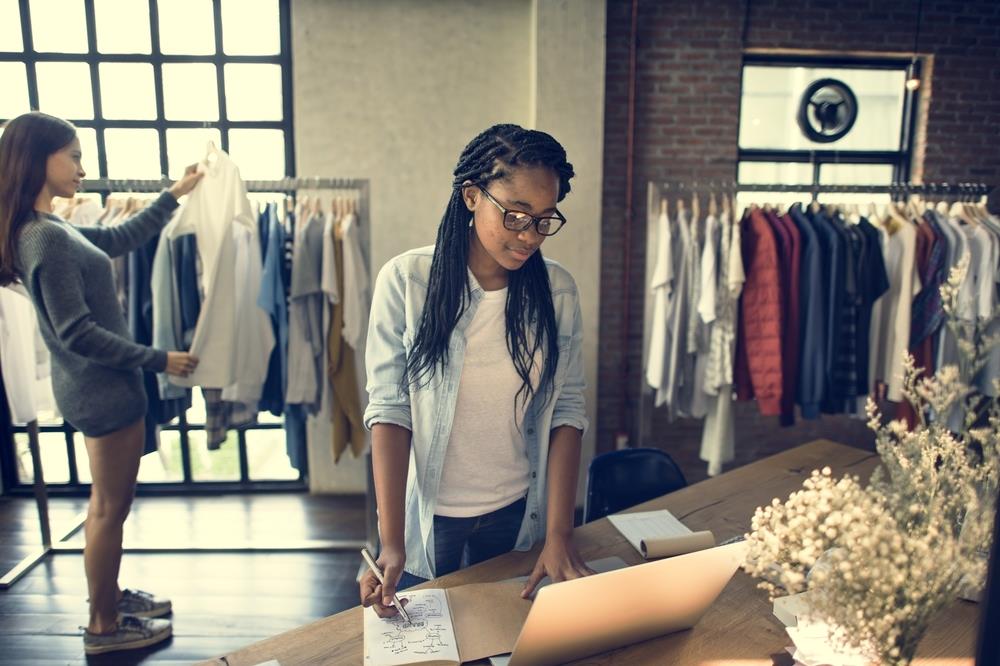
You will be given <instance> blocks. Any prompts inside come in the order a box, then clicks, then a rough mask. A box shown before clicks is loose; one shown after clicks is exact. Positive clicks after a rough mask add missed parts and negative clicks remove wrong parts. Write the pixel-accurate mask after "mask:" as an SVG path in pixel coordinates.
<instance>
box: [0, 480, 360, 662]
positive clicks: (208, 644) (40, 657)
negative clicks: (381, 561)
mask: <svg viewBox="0 0 1000 666" xmlns="http://www.w3.org/2000/svg"><path fill="white" fill-rule="evenodd" d="M85 508H86V501H85V500H82V499H56V500H51V501H50V509H51V511H50V513H51V515H52V521H53V533H57V532H60V531H61V530H62V529H64V526H65V525H66V524H68V522H69V521H71V520H72V519H73V517H74V516H76V515H77V514H78V513H79V512H80V511H82V510H84V509H85ZM364 518H365V511H364V499H363V498H362V497H329V496H320V497H312V496H308V495H304V494H290V495H245V496H216V497H183V498H159V497H157V498H139V499H138V500H137V501H136V503H135V506H134V508H133V512H132V515H131V516H130V517H129V520H128V521H127V522H126V525H125V540H126V543H131V544H136V545H142V544H143V543H147V542H150V541H155V542H163V541H174V542H184V543H188V542H198V541H204V540H208V541H211V542H212V543H218V542H219V541H220V540H230V541H232V542H234V543H235V542H245V541H250V540H261V539H266V540H269V541H281V540H287V541H295V540H303V539H363V538H364V536H365V534H364ZM82 539H83V535H82V533H80V534H78V535H77V536H75V537H74V538H73V541H81V542H82ZM40 542H41V539H40V537H39V535H38V523H37V514H36V511H35V505H34V501H33V500H31V499H19V498H18V499H11V498H0V567H2V571H3V572H6V571H7V570H8V569H10V567H12V566H13V565H14V564H16V563H17V562H18V561H20V559H21V557H23V555H24V554H25V553H27V552H29V551H30V550H31V549H32V548H33V547H37V545H38V544H40ZM359 564H360V558H359V557H358V556H357V554H355V553H353V552H350V553H348V552H342V553H304V552H299V553H237V554H232V553H192V554H188V553H183V554H173V553H171V554H161V553H150V554H147V553H126V554H125V557H124V559H123V561H122V570H121V577H120V580H121V583H122V585H124V586H131V587H138V588H140V589H144V590H149V591H152V592H155V593H156V594H159V595H163V596H167V597H170V599H172V601H173V604H174V615H173V618H172V619H173V624H174V637H173V638H172V639H170V640H169V641H168V642H167V643H165V644H162V645H161V646H157V647H154V648H150V649H147V650H138V651H135V652H123V653H117V654H110V655H103V656H101V657H96V658H94V657H91V658H90V659H87V658H86V657H85V656H84V654H83V639H82V638H81V635H82V630H81V629H80V625H84V624H86V622H87V604H86V597H87V589H86V581H85V579H84V575H83V556H82V555H78V554H70V553H57V554H54V555H50V556H49V557H48V558H46V560H45V561H44V562H43V563H42V564H39V565H38V566H37V567H35V568H34V569H33V570H32V571H31V572H30V573H29V574H28V575H27V576H25V577H24V578H22V579H21V580H20V581H19V582H18V583H16V584H15V585H14V586H13V587H12V588H11V589H9V590H5V591H0V666H7V665H13V664H17V665H19V666H20V665H35V664H37V665H39V666H48V665H50V664H82V663H90V664H140V663H141V664H147V663H148V664H158V665H160V664H189V663H191V662H193V661H197V660H200V659H205V658H209V657H212V656H216V655H220V654H224V653H226V652H227V651H231V650H233V649H235V648H238V647H240V646H243V645H247V644H249V643H252V642H254V641H257V640H260V639H263V638H266V637H268V636H272V635H274V634H276V633H280V632H283V631H286V630H289V629H292V628H294V627H297V626H299V625H302V624H305V623H308V622H311V621H313V620H316V619H319V618H322V617H325V616H327V615H331V614H333V613H337V612H340V611H342V610H344V609H346V608H350V607H351V606H354V605H356V604H357V603H358V594H357V583H356V582H355V576H356V575H357V572H358V567H359Z"/></svg>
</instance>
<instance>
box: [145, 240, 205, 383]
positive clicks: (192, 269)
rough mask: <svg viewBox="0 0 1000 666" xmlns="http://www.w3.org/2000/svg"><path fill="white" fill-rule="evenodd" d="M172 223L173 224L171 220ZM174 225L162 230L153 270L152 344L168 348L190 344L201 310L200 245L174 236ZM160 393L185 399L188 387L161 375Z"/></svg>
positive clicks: (180, 347)
mask: <svg viewBox="0 0 1000 666" xmlns="http://www.w3.org/2000/svg"><path fill="white" fill-rule="evenodd" d="M170 224H173V222H171V223H170ZM170 224H168V225H167V228H166V229H164V230H163V232H161V233H160V237H159V239H158V241H157V246H156V253H155V254H154V256H153V265H152V267H151V269H150V301H151V308H152V335H153V337H152V342H151V344H152V346H153V348H154V349H162V350H164V351H183V350H186V349H188V348H189V347H190V345H191V340H192V338H193V336H194V329H195V327H196V326H197V323H198V314H199V313H200V311H201V294H200V293H199V291H198V275H197V265H196V263H197V255H198V248H197V246H196V244H195V238H194V235H193V234H189V235H187V236H181V237H180V238H173V239H172V238H171V233H170ZM156 379H157V389H158V390H157V394H158V395H159V396H160V398H161V399H162V400H174V399H183V398H184V397H185V396H187V395H189V394H188V391H187V389H185V388H184V387H182V386H177V385H176V384H173V383H171V382H170V381H169V379H168V376H167V375H166V374H159V375H157V377H156Z"/></svg>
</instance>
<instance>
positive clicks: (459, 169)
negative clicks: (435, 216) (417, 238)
mask: <svg viewBox="0 0 1000 666" xmlns="http://www.w3.org/2000/svg"><path fill="white" fill-rule="evenodd" d="M518 166H535V167H539V166H540V167H548V168H550V169H552V170H553V171H554V172H555V173H556V175H558V177H559V195H558V198H557V201H562V200H563V198H564V197H565V196H566V195H567V194H568V193H569V191H570V184H569V180H570V178H572V177H573V165H572V164H570V163H569V162H567V161H566V151H565V150H564V149H563V147H562V146H561V145H560V144H559V142H558V141H556V140H555V139H554V138H553V137H552V136H550V135H549V134H546V133H545V132H539V131H537V130H530V129H524V128H523V127H519V126H517V125H509V124H506V125H494V126H493V127H490V128H489V129H487V130H485V131H484V132H482V133H481V134H480V135H479V136H477V137H476V138H474V139H473V140H472V141H471V142H469V145H467V146H466V147H465V150H463V151H462V154H461V156H460V157H459V159H458V165H457V166H456V167H455V171H454V180H453V181H452V193H451V199H449V201H448V207H447V208H446V209H445V212H444V216H443V217H442V218H441V224H440V225H439V226H438V232H437V243H436V245H435V247H434V258H433V261H432V263H431V272H430V280H429V283H428V286H427V300H426V303H425V305H424V310H423V313H422V314H421V317H420V324H419V326H418V328H417V334H416V336H415V338H414V342H413V348H412V350H411V352H410V355H409V358H408V359H407V361H406V373H405V375H404V378H403V382H404V383H405V384H408V385H417V386H420V385H423V384H426V383H427V382H428V381H429V380H430V379H431V378H432V377H433V375H434V373H435V372H437V371H438V370H443V368H444V366H445V365H447V363H448V345H449V341H450V339H451V334H452V332H453V331H454V330H455V326H456V324H457V323H458V320H459V318H460V317H461V316H462V313H463V312H465V309H466V307H468V305H469V304H470V303H471V299H472V289H471V287H470V285H469V279H468V263H469V233H470V224H469V222H470V219H471V217H472V212H471V211H469V209H468V208H467V207H466V205H465V202H464V201H463V198H462V191H463V189H464V188H465V186H466V185H467V184H468V183H470V182H471V183H472V184H473V185H479V186H481V187H483V188H485V187H486V186H487V184H489V183H490V182H492V181H494V180H502V179H505V178H508V177H510V175H511V173H512V169H513V168H514V167H518ZM505 319H506V332H507V350H508V352H509V353H510V357H511V359H512V360H513V362H514V368H515V370H516V371H517V374H518V376H519V377H520V378H521V381H522V385H521V388H520V389H519V390H518V392H517V395H516V396H515V402H517V401H520V402H521V404H526V403H527V401H528V400H529V399H530V398H532V397H533V396H534V395H535V393H536V389H535V388H534V387H532V382H531V373H532V370H533V369H534V367H535V364H536V361H535V359H536V356H537V355H538V353H539V352H542V351H543V350H544V353H542V354H541V356H542V358H543V362H542V368H541V376H540V381H539V385H538V390H539V391H541V392H543V393H544V395H546V400H547V399H548V397H549V396H551V393H552V388H553V387H552V379H553V377H554V376H555V372H556V366H557V364H558V362H559V340H558V334H557V331H556V317H555V308H554V307H553V304H552V290H551V287H550V285H549V274H548V270H547V269H546V268H545V261H544V259H543V258H542V253H541V250H540V249H539V250H538V251H536V252H534V253H533V254H532V255H531V257H530V258H529V259H528V260H527V261H526V262H525V263H524V264H523V265H522V266H521V267H520V268H519V269H517V270H515V271H510V273H509V274H508V278H507V303H506V307H505ZM407 388H409V386H407Z"/></svg>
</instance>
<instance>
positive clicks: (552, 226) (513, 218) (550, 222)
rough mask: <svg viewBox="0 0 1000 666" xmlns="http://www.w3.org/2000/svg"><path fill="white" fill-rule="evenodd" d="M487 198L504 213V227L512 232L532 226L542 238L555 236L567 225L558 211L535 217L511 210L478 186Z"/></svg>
mask: <svg viewBox="0 0 1000 666" xmlns="http://www.w3.org/2000/svg"><path fill="white" fill-rule="evenodd" d="M476 187H478V188H479V189H480V190H481V191H482V193H483V194H485V195H486V198H487V199H489V200H490V201H491V202H493V205H494V206H496V207H497V208H499V209H500V212H501V213H503V226H504V228H505V229H509V230H511V231H524V230H526V229H527V228H528V227H530V226H531V225H535V231H537V232H538V233H539V234H540V235H542V236H555V235H556V234H557V233H559V230H560V229H562V228H563V225H564V224H566V218H565V217H563V214H562V213H560V212H559V211H558V210H557V211H556V214H555V215H546V216H544V217H535V216H534V215H530V214H528V213H525V212H523V211H520V210H510V209H508V208H505V207H504V206H503V204H501V203H500V202H499V201H497V200H496V199H494V198H493V195H492V194H490V193H489V192H487V191H486V188H485V187H483V186H482V185H476Z"/></svg>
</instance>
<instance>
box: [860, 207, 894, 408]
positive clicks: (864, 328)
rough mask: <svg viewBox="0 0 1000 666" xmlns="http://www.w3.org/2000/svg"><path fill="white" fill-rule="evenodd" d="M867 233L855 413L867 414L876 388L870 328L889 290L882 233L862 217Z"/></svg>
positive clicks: (861, 292)
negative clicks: (876, 308)
mask: <svg viewBox="0 0 1000 666" xmlns="http://www.w3.org/2000/svg"><path fill="white" fill-rule="evenodd" d="M857 228H858V230H859V231H860V232H861V233H862V234H864V237H865V243H864V248H865V255H864V258H863V260H862V262H861V265H862V273H861V275H860V276H859V279H858V285H859V297H860V302H859V305H858V330H857V341H856V348H857V368H856V371H855V374H856V375H857V378H858V385H857V387H856V393H857V395H858V396H859V403H858V406H857V407H856V408H855V411H856V413H859V414H864V413H865V410H864V401H865V400H866V396H868V395H869V394H871V393H872V392H873V391H874V390H875V386H874V382H873V381H872V378H871V376H870V372H869V368H870V367H871V363H870V357H871V328H872V321H873V318H874V317H875V304H876V303H877V302H878V301H880V300H881V298H882V296H883V295H884V294H885V293H886V292H887V291H888V290H889V276H888V275H887V274H886V270H885V261H884V259H883V256H882V253H883V248H882V242H883V241H882V235H881V234H880V233H879V230H878V229H876V228H875V227H874V226H872V224H871V222H869V221H868V220H867V219H866V218H864V217H862V218H861V221H860V222H859V223H858V226H857Z"/></svg>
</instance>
